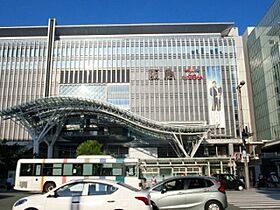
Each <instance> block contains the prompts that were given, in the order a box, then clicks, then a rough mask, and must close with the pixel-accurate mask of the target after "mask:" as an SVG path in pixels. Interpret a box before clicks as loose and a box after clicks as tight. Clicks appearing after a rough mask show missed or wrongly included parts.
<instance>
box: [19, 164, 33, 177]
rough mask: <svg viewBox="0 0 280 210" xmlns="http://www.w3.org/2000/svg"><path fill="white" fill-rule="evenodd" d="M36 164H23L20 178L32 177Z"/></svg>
mask: <svg viewBox="0 0 280 210" xmlns="http://www.w3.org/2000/svg"><path fill="white" fill-rule="evenodd" d="M33 169H34V164H31V163H22V164H21V166H20V176H32V175H33Z"/></svg>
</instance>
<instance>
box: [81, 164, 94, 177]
mask: <svg viewBox="0 0 280 210" xmlns="http://www.w3.org/2000/svg"><path fill="white" fill-rule="evenodd" d="M83 175H84V176H91V175H92V164H84V166H83Z"/></svg>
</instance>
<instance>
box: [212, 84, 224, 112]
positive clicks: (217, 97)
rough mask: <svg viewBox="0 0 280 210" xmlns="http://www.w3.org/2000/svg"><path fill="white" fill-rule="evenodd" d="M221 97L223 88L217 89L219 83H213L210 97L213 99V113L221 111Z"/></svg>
mask: <svg viewBox="0 0 280 210" xmlns="http://www.w3.org/2000/svg"><path fill="white" fill-rule="evenodd" d="M221 95H222V88H221V87H219V88H218V87H217V82H216V81H215V80H214V81H212V87H211V88H210V96H211V97H212V111H221Z"/></svg>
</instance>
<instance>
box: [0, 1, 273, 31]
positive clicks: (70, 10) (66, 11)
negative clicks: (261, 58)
mask: <svg viewBox="0 0 280 210" xmlns="http://www.w3.org/2000/svg"><path fill="white" fill-rule="evenodd" d="M272 2H273V0H0V27H5V26H42V25H47V24H48V19H49V18H56V21H57V24H58V25H87V24H125V23H190V22H191V23H193V22H235V25H236V26H237V27H238V28H239V33H240V34H242V33H243V31H244V30H245V28H246V27H247V26H255V25H256V24H257V23H258V22H259V21H260V19H261V18H262V17H263V15H264V14H265V12H266V11H267V9H268V8H269V7H270V5H271V4H272Z"/></svg>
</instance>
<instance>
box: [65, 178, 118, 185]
mask: <svg viewBox="0 0 280 210" xmlns="http://www.w3.org/2000/svg"><path fill="white" fill-rule="evenodd" d="M77 182H99V183H106V184H117V183H119V182H118V181H114V180H109V179H74V180H70V181H69V182H67V183H77Z"/></svg>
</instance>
